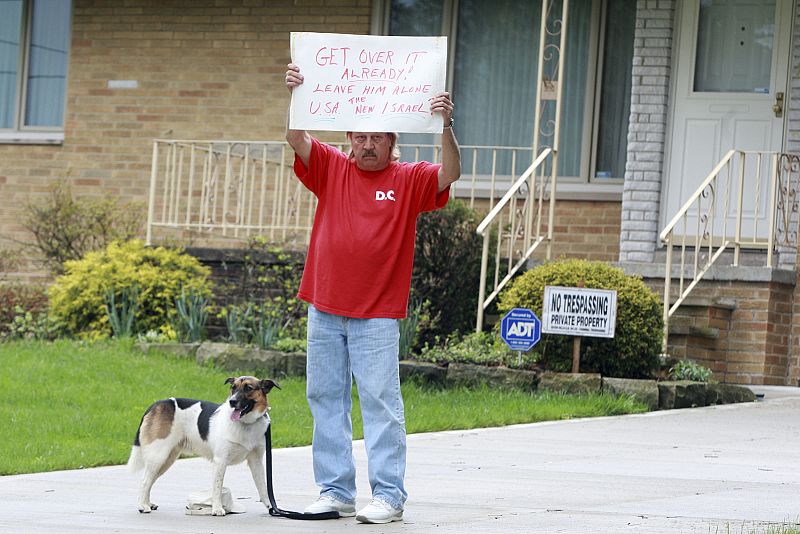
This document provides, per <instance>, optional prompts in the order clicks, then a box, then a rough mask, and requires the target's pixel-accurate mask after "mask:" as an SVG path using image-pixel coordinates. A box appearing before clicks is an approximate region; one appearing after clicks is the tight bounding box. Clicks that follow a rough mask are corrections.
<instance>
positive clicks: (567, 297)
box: [542, 286, 617, 338]
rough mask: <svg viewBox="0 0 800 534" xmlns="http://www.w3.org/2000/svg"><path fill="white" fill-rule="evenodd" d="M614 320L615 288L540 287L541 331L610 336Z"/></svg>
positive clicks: (615, 312)
mask: <svg viewBox="0 0 800 534" xmlns="http://www.w3.org/2000/svg"><path fill="white" fill-rule="evenodd" d="M616 324H617V292H616V291H613V290H608V289H589V288H581V287H557V286H545V287H544V303H543V306H542V332H544V333H546V334H563V335H569V336H588V337H609V338H613V337H614V330H615V328H616Z"/></svg>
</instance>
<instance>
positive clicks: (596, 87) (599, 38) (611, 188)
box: [371, 0, 624, 201]
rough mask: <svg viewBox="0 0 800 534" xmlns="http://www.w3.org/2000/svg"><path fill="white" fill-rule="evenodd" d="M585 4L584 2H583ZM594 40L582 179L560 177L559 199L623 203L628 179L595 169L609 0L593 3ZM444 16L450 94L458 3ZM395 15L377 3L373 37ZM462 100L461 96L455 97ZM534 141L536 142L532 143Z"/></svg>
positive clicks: (450, 1)
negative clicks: (604, 174) (602, 31)
mask: <svg viewBox="0 0 800 534" xmlns="http://www.w3.org/2000/svg"><path fill="white" fill-rule="evenodd" d="M581 1H583V0H581ZM592 1H593V6H592V28H591V31H592V38H591V39H590V44H589V50H588V53H589V60H588V61H587V65H588V66H589V72H588V73H587V76H586V90H585V94H586V98H587V100H586V105H585V106H584V110H583V113H584V121H583V132H582V147H581V162H580V169H581V170H580V176H559V182H558V197H559V198H564V199H574V200H597V201H608V200H615V201H619V200H621V199H622V186H623V183H624V177H613V178H612V177H609V178H598V177H595V176H594V174H595V172H594V168H595V166H596V160H597V145H598V143H597V136H598V133H599V120H600V113H599V111H600V110H599V107H600V96H601V83H602V72H603V71H602V68H603V65H602V62H603V58H602V54H601V52H602V50H603V46H604V41H605V35H604V34H600V29H601V28H602V27H603V25H604V24H605V21H606V17H607V12H608V1H607V0H592ZM443 2H444V8H443V16H442V30H441V32H442V33H441V35H445V36H447V37H448V54H447V61H448V65H447V91H450V92H452V90H453V78H454V69H455V61H454V57H455V51H456V50H455V48H456V41H457V39H456V37H457V35H456V34H457V30H458V28H457V26H458V19H457V13H458V0H443ZM390 14H391V0H374V1H373V9H372V19H371V33H372V34H373V35H387V34H388V31H389V20H390ZM455 97H456V98H458V95H455ZM531 142H533V140H531Z"/></svg>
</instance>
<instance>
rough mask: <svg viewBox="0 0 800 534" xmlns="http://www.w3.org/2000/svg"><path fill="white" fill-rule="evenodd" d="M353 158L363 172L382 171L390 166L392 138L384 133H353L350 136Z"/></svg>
mask: <svg viewBox="0 0 800 534" xmlns="http://www.w3.org/2000/svg"><path fill="white" fill-rule="evenodd" d="M350 143H351V144H352V146H353V156H354V158H355V160H356V165H357V166H358V168H359V169H361V170H362V171H380V170H382V169H385V168H386V167H387V166H388V165H389V161H390V156H391V150H392V138H391V137H390V136H389V135H388V134H385V133H382V132H353V133H352V134H350Z"/></svg>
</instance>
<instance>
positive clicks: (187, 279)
mask: <svg viewBox="0 0 800 534" xmlns="http://www.w3.org/2000/svg"><path fill="white" fill-rule="evenodd" d="M64 267H65V274H64V275H62V276H59V277H58V278H57V279H56V281H55V283H54V284H53V285H52V286H51V287H50V313H51V315H52V316H53V318H54V319H56V320H57V321H58V322H59V323H60V324H62V325H63V326H64V328H65V329H66V330H67V331H69V332H72V333H74V334H77V335H79V336H81V337H85V338H103V337H108V336H109V335H110V334H111V326H110V324H109V319H108V314H107V310H106V295H107V294H108V292H109V291H112V290H113V291H114V292H116V293H117V294H119V292H121V291H123V290H126V289H127V290H133V289H134V288H136V290H137V291H138V297H137V302H138V306H137V309H136V321H135V324H136V331H137V332H147V331H150V330H154V331H162V332H164V331H171V330H172V328H171V326H170V324H171V322H172V317H173V315H174V314H175V313H176V311H175V306H174V302H175V299H176V298H177V297H178V296H180V294H181V290H182V289H185V290H186V291H190V292H191V291H194V292H195V293H199V294H203V295H208V294H210V288H209V282H208V280H207V279H208V276H209V274H210V270H209V269H208V268H207V267H204V266H202V265H201V264H200V262H199V261H197V260H196V259H195V258H193V257H192V256H189V255H188V254H185V253H184V252H183V251H181V250H176V249H165V248H163V247H157V248H150V247H145V246H144V243H143V242H142V241H140V240H133V241H128V242H125V243H120V242H114V243H111V244H110V245H109V246H108V247H107V248H106V249H105V250H102V251H97V252H90V253H88V254H87V255H86V257H84V258H83V259H81V260H76V261H67V262H66V263H65V264H64Z"/></svg>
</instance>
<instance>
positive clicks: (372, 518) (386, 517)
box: [356, 499, 403, 523]
mask: <svg viewBox="0 0 800 534" xmlns="http://www.w3.org/2000/svg"><path fill="white" fill-rule="evenodd" d="M402 520H403V510H398V509H397V508H394V507H393V506H392V505H391V504H389V503H388V502H386V501H384V500H383V499H372V501H371V502H370V503H369V504H368V505H366V506H365V507H364V508H362V509H361V510H360V511H359V512H358V515H357V516H356V521H358V522H359V523H391V522H392V521H402Z"/></svg>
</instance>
